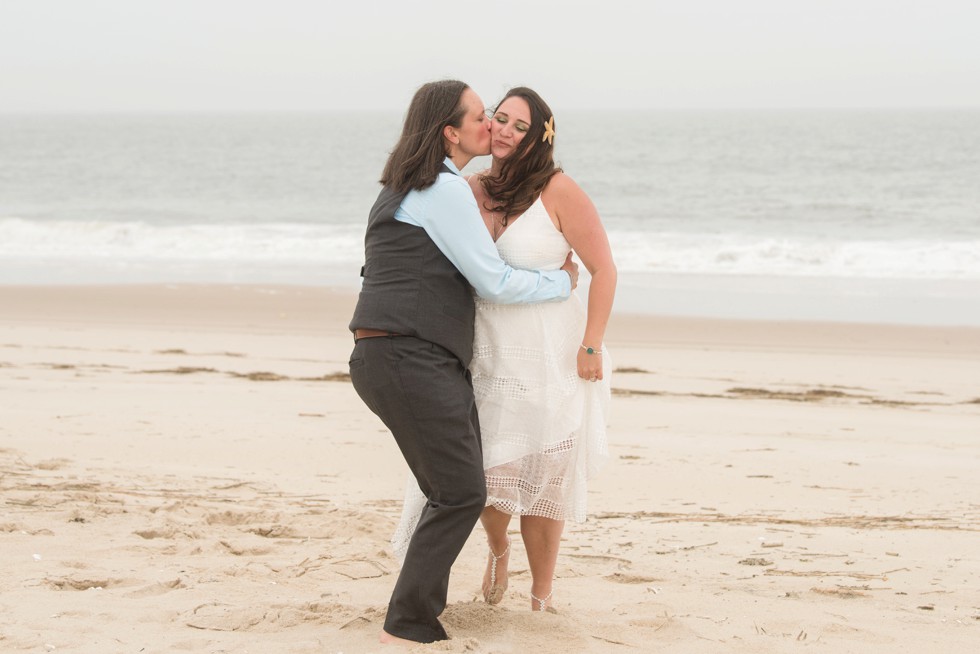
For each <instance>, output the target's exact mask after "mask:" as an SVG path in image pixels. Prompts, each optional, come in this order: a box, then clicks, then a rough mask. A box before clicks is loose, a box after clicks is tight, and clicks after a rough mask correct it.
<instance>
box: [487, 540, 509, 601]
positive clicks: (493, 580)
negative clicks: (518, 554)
mask: <svg viewBox="0 0 980 654" xmlns="http://www.w3.org/2000/svg"><path fill="white" fill-rule="evenodd" d="M508 552H510V539H509V538H508V539H507V549H505V550H504V551H503V552H501V553H500V554H499V555H497V554H494V553H493V548H490V587H489V588H487V589H486V590H485V591H483V600H484V601H485V602H486V603H487V604H500V600H502V599H504V591H505V590H507V587H506V586H498V585H497V561H499V560H500V559H502V558H504V557H505V556H507V553H508Z"/></svg>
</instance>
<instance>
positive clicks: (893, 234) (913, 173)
mask: <svg viewBox="0 0 980 654" xmlns="http://www.w3.org/2000/svg"><path fill="white" fill-rule="evenodd" d="M400 119H401V117H400V115H398V114H397V113H377V114H270V115H248V114H239V115H45V116H21V115H0V283H3V284H76V283H138V282H166V283H196V282H202V283H213V282H221V283H290V284H312V285H324V286H334V287H341V288H344V287H347V288H356V286H357V284H358V278H357V273H358V270H359V267H360V264H361V258H362V252H363V251H362V239H363V231H364V223H365V219H366V216H367V212H368V209H369V208H370V206H371V204H372V203H373V201H374V198H375V196H376V195H377V191H378V185H377V181H376V180H377V177H378V175H379V174H380V171H381V168H382V167H383V165H384V161H385V158H386V156H387V153H388V151H389V149H390V147H391V146H392V144H393V142H394V139H395V138H396V137H397V134H398V131H399V128H400ZM556 123H557V133H558V136H557V139H556V155H557V159H558V160H559V162H560V163H561V164H562V165H563V167H564V168H565V171H566V172H567V173H568V174H570V175H571V176H572V177H573V178H574V179H576V180H577V181H578V183H579V184H580V185H581V186H582V187H583V188H584V189H585V190H586V191H587V192H588V193H589V195H590V196H591V198H592V200H593V202H594V203H595V205H596V206H597V208H598V210H599V212H600V215H601V216H602V218H603V222H604V224H605V226H606V229H607V231H608V233H609V236H610V241H611V243H612V247H613V251H614V256H615V258H616V262H617V266H618V268H619V270H620V280H621V281H620V292H619V294H618V296H617V310H625V311H639V312H658V313H668V314H683V315H705V316H724V317H736V318H780V319H824V320H853V321H865V322H866V321H875V322H902V323H923V324H971V325H980V181H978V180H980V111H952V110H950V111H740V112H646V113H640V112H606V113H570V114H568V115H567V116H561V115H559V116H558V117H557V118H556ZM486 164H487V161H486V159H482V160H477V161H475V162H474V163H473V164H471V165H470V166H469V167H468V169H467V170H475V169H479V168H480V167H483V166H485V165H486Z"/></svg>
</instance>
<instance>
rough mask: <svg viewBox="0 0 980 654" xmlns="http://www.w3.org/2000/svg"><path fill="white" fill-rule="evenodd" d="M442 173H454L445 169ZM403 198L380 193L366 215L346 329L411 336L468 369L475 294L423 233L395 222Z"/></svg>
mask: <svg viewBox="0 0 980 654" xmlns="http://www.w3.org/2000/svg"><path fill="white" fill-rule="evenodd" d="M443 171H445V172H452V171H450V170H449V168H447V167H446V166H443ZM405 195H406V194H405V193H395V192H393V191H392V190H391V189H389V188H387V187H385V188H383V189H381V194H380V195H378V199H377V201H376V202H375V203H374V206H373V207H372V208H371V213H370V214H369V215H368V226H367V233H366V234H365V236H364V261H365V264H364V268H362V269H361V276H362V277H364V282H363V284H362V286H361V294H360V296H358V298H357V307H356V308H355V309H354V317H353V318H352V319H351V322H350V329H351V331H354V330H355V329H382V330H385V331H389V332H393V333H396V334H403V335H405V336H415V337H417V338H421V339H423V340H426V341H430V342H432V343H436V344H437V345H440V346H442V347H444V348H446V349H447V350H449V351H450V352H452V353H453V354H454V355H455V356H456V357H457V358H458V359H459V360H460V361H461V362H462V364H463V365H464V366H469V364H470V360H471V359H472V358H473V321H474V318H475V313H476V308H475V305H474V303H473V291H472V290H471V289H470V284H469V282H467V281H466V278H464V277H463V275H462V274H461V273H460V272H459V271H458V270H457V269H456V266H454V265H453V264H452V263H451V262H450V261H449V259H447V258H446V255H444V254H443V253H442V251H441V250H440V249H439V248H438V247H436V244H435V243H433V242H432V239H431V238H429V235H428V234H427V233H426V232H425V230H424V229H422V228H421V227H417V226H415V225H409V224H407V223H403V222H399V221H398V220H395V211H396V210H397V209H398V206H399V205H400V204H401V202H402V200H403V199H404V198H405Z"/></svg>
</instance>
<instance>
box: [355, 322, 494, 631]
mask: <svg viewBox="0 0 980 654" xmlns="http://www.w3.org/2000/svg"><path fill="white" fill-rule="evenodd" d="M350 373H351V381H352V382H353V384H354V389H355V390H356V391H357V394H358V395H360V396H361V399H362V400H364V403H365V404H366V405H367V406H368V408H369V409H371V411H373V412H374V413H375V414H377V416H378V417H379V418H381V420H382V421H383V422H384V423H385V425H386V426H387V427H388V429H390V430H391V433H392V435H393V436H394V437H395V442H396V443H397V444H398V447H399V449H400V450H401V452H402V455H403V456H404V457H405V461H406V463H408V467H409V468H410V469H411V471H412V474H414V475H415V479H416V480H417V481H418V484H419V488H421V489H422V492H423V493H424V494H425V496H426V497H427V498H428V500H429V501H428V503H427V504H426V507H425V509H424V510H423V512H422V518H421V520H420V521H419V524H418V527H417V528H416V530H415V534H414V535H413V536H412V540H411V543H410V544H409V546H408V553H407V554H406V556H405V562H404V564H403V565H402V569H401V572H400V573H399V575H398V581H397V582H396V583H395V589H394V591H393V592H392V595H391V601H390V602H389V603H388V615H387V617H386V619H385V626H384V629H385V631H387V632H388V633H389V634H391V635H393V636H398V637H399V638H406V639H408V640H414V641H418V642H420V643H430V642H433V641H437V640H445V639H446V638H448V636H447V635H446V631H445V629H443V627H442V624H441V623H440V622H439V615H440V614H441V613H442V611H443V609H445V608H446V596H447V593H448V590H449V571H450V568H452V565H453V563H454V562H455V561H456V557H457V556H459V552H460V550H462V549H463V545H464V544H465V543H466V539H467V538H468V537H469V535H470V533H471V532H472V531H473V527H474V525H475V524H476V522H477V521H478V520H479V518H480V513H481V512H482V511H483V507H484V504H485V503H486V497H487V489H486V482H485V479H484V474H483V451H482V445H481V441H480V425H479V422H478V419H477V412H476V402H475V400H474V398H473V385H472V382H471V381H470V375H469V371H468V370H467V369H466V368H465V367H464V366H463V364H462V363H461V362H460V360H459V359H457V358H456V357H455V356H453V355H452V354H451V353H450V352H449V351H448V350H446V349H445V348H442V347H440V346H439V345H436V344H435V343H430V342H428V341H423V340H421V339H417V338H413V337H408V336H381V337H375V338H364V339H361V340H359V341H358V342H357V343H356V344H355V345H354V351H353V353H352V354H351V359H350Z"/></svg>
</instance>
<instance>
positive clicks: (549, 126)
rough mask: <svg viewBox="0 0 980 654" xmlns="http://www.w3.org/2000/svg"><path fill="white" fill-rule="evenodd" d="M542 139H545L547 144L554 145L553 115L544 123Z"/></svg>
mask: <svg viewBox="0 0 980 654" xmlns="http://www.w3.org/2000/svg"><path fill="white" fill-rule="evenodd" d="M541 140H542V141H547V142H548V145H554V140H555V117H554V116H552V117H551V118H549V119H548V121H547V122H546V123H545V124H544V136H542V137H541Z"/></svg>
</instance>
